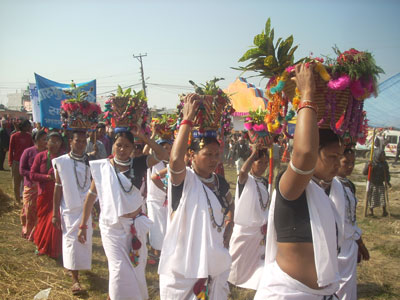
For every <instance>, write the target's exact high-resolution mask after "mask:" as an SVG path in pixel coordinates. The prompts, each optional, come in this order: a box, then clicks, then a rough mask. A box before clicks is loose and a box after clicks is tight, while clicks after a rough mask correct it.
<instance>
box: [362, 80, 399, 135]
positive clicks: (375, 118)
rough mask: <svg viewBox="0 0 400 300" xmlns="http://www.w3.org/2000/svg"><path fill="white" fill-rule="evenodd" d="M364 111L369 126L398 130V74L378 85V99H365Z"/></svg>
mask: <svg viewBox="0 0 400 300" xmlns="http://www.w3.org/2000/svg"><path fill="white" fill-rule="evenodd" d="M364 110H365V111H366V112H367V118H368V120H369V122H368V125H369V126H372V127H394V128H397V129H400V117H399V114H400V73H398V74H397V75H394V76H392V77H390V78H389V79H387V80H385V81H384V82H382V83H381V84H379V86H378V97H377V98H376V99H374V98H372V99H367V100H366V101H365V104H364Z"/></svg>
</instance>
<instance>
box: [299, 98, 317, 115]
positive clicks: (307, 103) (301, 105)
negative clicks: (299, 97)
mask: <svg viewBox="0 0 400 300" xmlns="http://www.w3.org/2000/svg"><path fill="white" fill-rule="evenodd" d="M303 108H311V109H312V110H313V111H315V113H318V106H317V105H316V104H315V103H314V102H312V101H310V100H303V101H301V102H300V103H299V106H298V108H297V113H299V111H300V110H301V109H303Z"/></svg>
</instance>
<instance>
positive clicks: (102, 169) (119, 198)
mask: <svg viewBox="0 0 400 300" xmlns="http://www.w3.org/2000/svg"><path fill="white" fill-rule="evenodd" d="M90 171H91V173H92V177H93V180H94V183H95V184H96V190H97V196H98V197H99V201H100V209H101V213H100V220H101V222H103V223H108V224H109V225H113V224H116V223H118V218H119V217H121V216H123V215H125V214H128V213H131V212H134V211H136V210H137V209H138V208H139V207H141V206H142V203H143V198H142V196H141V194H140V191H139V190H138V189H137V188H136V186H133V187H132V190H131V191H130V192H129V193H125V192H124V191H123V190H122V188H121V187H120V185H119V182H118V178H117V176H118V177H119V179H120V181H121V183H122V185H123V186H124V189H125V190H129V189H130V187H131V185H132V183H131V181H130V180H129V179H128V178H127V177H126V176H125V175H123V174H121V173H118V174H117V173H116V172H115V170H114V167H113V166H112V165H111V163H110V161H109V160H108V159H107V158H106V159H99V160H93V161H91V162H90Z"/></svg>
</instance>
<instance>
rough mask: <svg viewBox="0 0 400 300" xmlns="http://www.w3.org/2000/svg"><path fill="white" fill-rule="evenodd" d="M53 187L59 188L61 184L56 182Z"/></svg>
mask: <svg viewBox="0 0 400 300" xmlns="http://www.w3.org/2000/svg"><path fill="white" fill-rule="evenodd" d="M54 185H55V186H60V187H62V184H61V183H57V182H56V183H55V184H54Z"/></svg>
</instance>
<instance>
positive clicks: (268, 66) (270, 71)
mask: <svg viewBox="0 0 400 300" xmlns="http://www.w3.org/2000/svg"><path fill="white" fill-rule="evenodd" d="M274 35H275V32H274V29H273V28H272V29H271V19H270V18H268V20H267V23H266V24H265V30H263V31H262V32H261V33H260V34H257V35H256V36H255V37H254V40H253V44H254V45H253V46H252V47H251V48H250V49H249V50H247V51H246V53H245V54H243V56H242V57H241V58H240V59H239V62H245V61H250V62H249V63H248V64H247V65H246V66H244V67H238V68H233V69H235V70H240V71H243V72H246V71H253V72H256V73H258V74H259V76H262V77H266V78H272V77H275V76H278V75H280V74H282V73H283V71H285V69H286V68H287V67H289V66H291V65H293V64H294V52H295V51H296V49H297V47H298V45H296V46H294V47H292V46H293V36H292V35H291V36H289V37H288V38H286V39H283V38H278V40H277V41H276V43H275V45H274ZM300 61H301V60H300ZM296 63H298V62H296Z"/></svg>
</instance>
